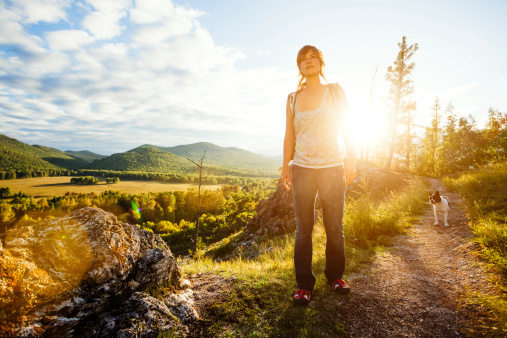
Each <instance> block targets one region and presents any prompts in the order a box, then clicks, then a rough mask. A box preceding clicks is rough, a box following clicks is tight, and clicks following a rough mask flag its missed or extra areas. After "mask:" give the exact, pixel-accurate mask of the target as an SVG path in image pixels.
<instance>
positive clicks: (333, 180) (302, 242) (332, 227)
mask: <svg viewBox="0 0 507 338" xmlns="http://www.w3.org/2000/svg"><path fill="white" fill-rule="evenodd" d="M345 189H346V186H345V180H344V178H343V166H339V167H329V168H319V169H313V168H305V167H300V166H297V165H293V166H292V196H293V199H294V209H295V212H296V223H297V230H296V244H295V246H294V266H295V269H296V282H297V286H298V289H303V290H313V287H314V286H315V276H314V274H313V272H312V253H313V248H312V232H313V225H314V214H315V212H314V205H315V198H316V194H317V191H318V192H319V196H320V202H321V204H322V212H323V218H324V228H325V230H326V238H327V241H326V267H325V270H324V274H325V276H326V278H327V280H328V281H329V282H332V281H334V280H336V279H338V278H342V276H343V270H344V269H345V248H344V246H345V239H344V236H343V223H342V221H343V207H344V203H345Z"/></svg>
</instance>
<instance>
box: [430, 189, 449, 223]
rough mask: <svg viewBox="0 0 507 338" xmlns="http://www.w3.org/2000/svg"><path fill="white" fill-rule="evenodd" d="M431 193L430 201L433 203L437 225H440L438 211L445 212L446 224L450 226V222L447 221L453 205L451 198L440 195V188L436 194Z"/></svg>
mask: <svg viewBox="0 0 507 338" xmlns="http://www.w3.org/2000/svg"><path fill="white" fill-rule="evenodd" d="M429 194H430V202H431V204H432V205H433V213H434V214H435V225H438V213H443V214H444V224H445V226H446V227H448V226H449V223H447V215H448V213H449V209H450V207H451V203H449V199H448V198H447V197H445V196H440V193H439V192H438V190H437V191H436V192H435V193H434V194H432V193H431V192H430V193H429Z"/></svg>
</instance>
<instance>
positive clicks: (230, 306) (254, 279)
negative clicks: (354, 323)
mask: <svg viewBox="0 0 507 338" xmlns="http://www.w3.org/2000/svg"><path fill="white" fill-rule="evenodd" d="M425 200H426V184H425V181H424V180H422V179H418V178H413V179H410V180H408V181H407V183H406V184H405V186H404V187H403V188H402V189H401V190H399V191H398V192H396V193H394V192H392V193H391V194H390V195H389V196H388V197H387V198H385V199H384V200H382V201H378V200H374V199H372V197H371V194H369V193H365V194H363V195H362V196H361V197H360V198H358V199H356V200H353V201H352V200H350V201H348V203H347V204H346V209H345V215H346V216H345V218H344V231H345V236H346V237H345V240H346V257H347V268H346V271H345V278H347V275H350V274H351V273H353V272H356V271H364V270H365V264H367V263H369V262H371V260H372V258H373V257H374V255H375V254H376V253H377V252H384V251H385V246H386V245H389V244H390V242H391V239H392V238H393V236H394V235H396V234H400V233H404V232H405V231H406V230H407V228H408V227H410V225H411V222H412V221H414V220H415V219H416V218H417V215H419V214H421V213H422V210H423V208H422V206H424V203H425ZM235 236H237V235H235ZM325 241H326V236H325V231H324V228H323V225H322V223H321V221H318V222H317V224H316V226H315V229H314V239H313V244H314V255H313V262H314V265H313V267H314V273H315V275H316V277H317V283H316V285H315V289H314V292H313V299H314V300H313V301H312V302H311V305H310V306H309V307H305V308H299V307H294V306H293V305H292V300H291V297H292V296H291V295H292V292H294V291H295V288H296V283H295V274H294V266H293V251H294V235H293V234H292V235H288V236H284V237H278V238H273V239H270V240H267V241H265V242H263V243H260V244H257V247H256V250H258V251H261V252H262V253H261V254H259V255H258V256H257V257H255V258H253V259H247V258H245V257H243V256H241V255H239V257H237V258H234V259H231V260H228V261H224V262H217V261H214V260H213V259H212V258H211V257H209V256H206V255H201V256H200V257H198V258H196V259H194V260H190V261H188V262H187V263H184V264H183V262H180V263H181V264H182V265H183V269H184V271H185V273H186V274H193V273H211V274H220V275H223V276H225V277H229V278H234V279H235V280H236V282H235V283H234V286H233V287H232V288H230V289H228V290H227V291H226V292H227V294H226V296H225V298H223V299H221V300H220V299H217V300H216V301H215V302H214V303H213V305H212V307H211V309H210V311H209V314H208V316H207V317H206V318H204V319H203V325H204V326H205V327H206V330H207V333H208V334H209V335H210V336H226V337H227V336H230V337H265V336H283V337H318V336H342V335H345V334H346V332H345V330H344V327H343V325H342V324H341V323H340V322H338V321H337V320H336V319H334V318H333V317H332V316H330V315H329V314H330V313H333V312H337V311H339V305H338V304H337V303H336V302H335V301H333V297H330V295H331V294H332V291H331V287H330V286H328V285H327V283H326V280H325V278H324V266H325V254H324V252H325Z"/></svg>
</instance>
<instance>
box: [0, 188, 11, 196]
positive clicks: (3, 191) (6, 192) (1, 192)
mask: <svg viewBox="0 0 507 338" xmlns="http://www.w3.org/2000/svg"><path fill="white" fill-rule="evenodd" d="M11 196H12V189H11V187H5V188H0V198H9V197H11Z"/></svg>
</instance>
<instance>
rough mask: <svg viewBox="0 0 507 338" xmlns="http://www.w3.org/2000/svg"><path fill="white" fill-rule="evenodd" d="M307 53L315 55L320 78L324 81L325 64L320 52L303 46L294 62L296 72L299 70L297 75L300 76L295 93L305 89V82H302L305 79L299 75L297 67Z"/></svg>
mask: <svg viewBox="0 0 507 338" xmlns="http://www.w3.org/2000/svg"><path fill="white" fill-rule="evenodd" d="M309 51H312V52H313V53H315V55H316V56H317V57H318V58H319V61H320V76H322V77H323V78H324V80H326V77H325V76H324V67H325V66H326V64H325V63H324V56H323V55H322V52H321V51H320V50H319V49H317V47H315V46H310V45H306V46H303V48H301V49H300V50H299V52H298V57H297V59H296V62H297V65H298V70H299V74H298V75H299V76H301V78H300V79H299V83H298V89H297V91H300V90H302V89H304V88H305V87H306V81H305V82H303V81H304V79H305V77H304V76H303V74H301V69H300V68H299V65H300V64H301V60H302V59H303V58H304V57H305V55H306V54H308V52H309ZM326 81H327V80H326Z"/></svg>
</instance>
